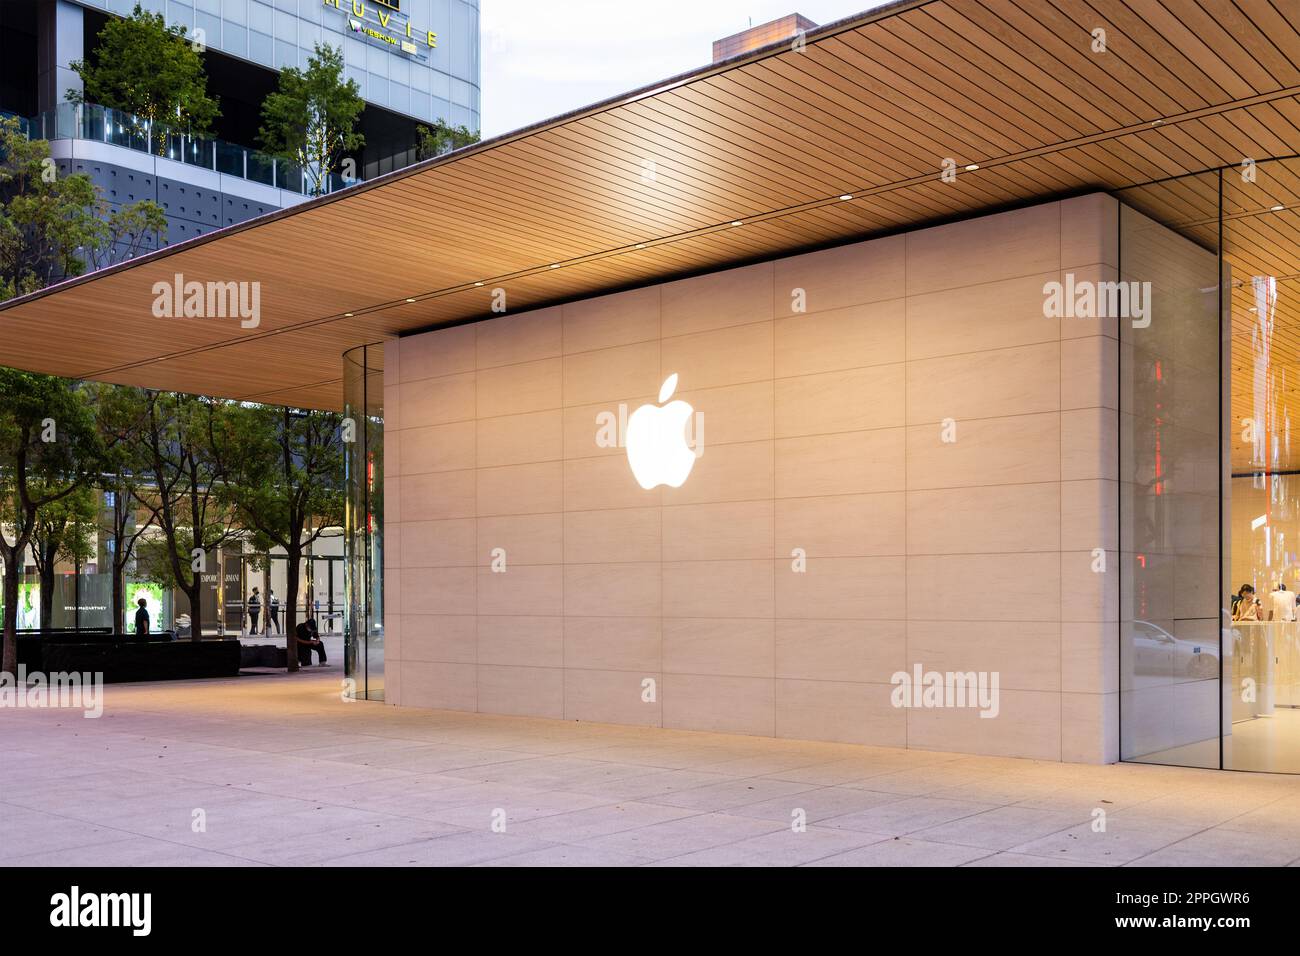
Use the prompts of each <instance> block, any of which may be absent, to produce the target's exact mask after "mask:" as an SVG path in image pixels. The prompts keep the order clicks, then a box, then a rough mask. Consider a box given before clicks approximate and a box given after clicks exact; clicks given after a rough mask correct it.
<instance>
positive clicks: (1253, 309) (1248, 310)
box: [1246, 305, 1259, 312]
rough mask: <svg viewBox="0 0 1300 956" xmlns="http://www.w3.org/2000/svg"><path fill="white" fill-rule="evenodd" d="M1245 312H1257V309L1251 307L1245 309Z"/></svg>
mask: <svg viewBox="0 0 1300 956" xmlns="http://www.w3.org/2000/svg"><path fill="white" fill-rule="evenodd" d="M1246 311H1247V312H1258V311H1259V309H1257V308H1255V307H1254V306H1253V305H1252V306H1251V307H1250V308H1249V309H1247V310H1246Z"/></svg>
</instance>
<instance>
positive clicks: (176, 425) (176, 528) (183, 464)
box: [131, 391, 244, 635]
mask: <svg viewBox="0 0 1300 956" xmlns="http://www.w3.org/2000/svg"><path fill="white" fill-rule="evenodd" d="M237 407H238V406H237V405H235V403H233V402H227V401H223V400H221V399H215V398H204V397H201V396H197V395H184V394H179V393H171V392H152V391H146V392H144V393H143V404H142V410H141V424H140V446H141V448H140V453H141V455H142V456H143V462H142V464H141V466H140V475H141V477H142V478H143V481H140V482H136V483H134V484H133V486H132V488H131V493H132V495H133V496H134V497H135V499H136V501H137V502H139V504H140V506H141V507H142V508H144V509H146V510H147V511H148V513H149V515H150V517H151V520H152V521H153V523H155V524H156V525H157V526H158V529H159V531H160V532H161V536H160V537H159V538H158V539H156V540H154V539H141V540H140V542H139V543H138V545H137V548H138V549H139V550H138V556H137V560H138V561H139V562H140V563H142V564H143V565H144V567H145V568H146V569H147V570H148V572H149V574H150V576H151V577H153V578H154V579H155V580H157V581H158V582H159V583H160V584H163V585H164V586H168V587H178V588H180V589H181V590H182V591H184V592H185V593H186V595H187V596H188V597H189V600H190V619H191V623H192V626H193V629H194V633H195V634H196V635H197V634H200V633H202V621H201V620H200V615H201V610H202V605H201V603H200V601H199V590H200V584H201V579H200V574H201V573H202V571H201V570H196V569H195V567H194V564H193V561H194V551H195V550H196V549H197V550H201V551H202V552H204V554H205V555H206V554H209V553H211V552H212V551H213V550H215V549H217V548H219V547H221V545H223V544H225V543H226V542H227V541H231V540H234V539H235V538H236V537H237V536H238V529H237V528H236V527H235V524H234V515H233V512H232V511H231V510H230V508H229V507H228V506H227V504H226V501H225V495H226V491H225V485H226V482H227V481H228V480H229V476H230V475H231V474H232V471H234V470H237V469H238V468H239V467H240V465H239V462H238V461H237V460H235V459H233V458H232V456H234V455H238V454H239V453H240V450H241V448H242V447H244V444H243V442H242V440H241V437H240V435H239V434H238V432H237V428H238V421H237V419H236V417H235V415H234V410H235V409H236V408H237ZM210 570H213V571H215V568H213V569H210Z"/></svg>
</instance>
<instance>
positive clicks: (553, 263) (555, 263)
mask: <svg viewBox="0 0 1300 956" xmlns="http://www.w3.org/2000/svg"><path fill="white" fill-rule="evenodd" d="M551 268H552V269H558V268H560V264H559V263H558V262H552V263H551Z"/></svg>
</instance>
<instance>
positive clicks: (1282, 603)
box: [1268, 581, 1295, 621]
mask: <svg viewBox="0 0 1300 956" xmlns="http://www.w3.org/2000/svg"><path fill="white" fill-rule="evenodd" d="M1269 602H1270V603H1271V604H1272V605H1273V606H1272V607H1271V608H1269V611H1268V619H1269V620H1270V621H1294V620H1295V598H1294V597H1292V595H1291V592H1290V591H1288V590H1287V589H1286V585H1285V584H1283V583H1282V582H1281V581H1279V582H1278V585H1277V590H1276V591H1274V592H1272V593H1271V594H1269Z"/></svg>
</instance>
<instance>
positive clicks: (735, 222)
mask: <svg viewBox="0 0 1300 956" xmlns="http://www.w3.org/2000/svg"><path fill="white" fill-rule="evenodd" d="M731 224H732V225H733V226H743V225H744V224H745V220H743V219H733V220H731Z"/></svg>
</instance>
